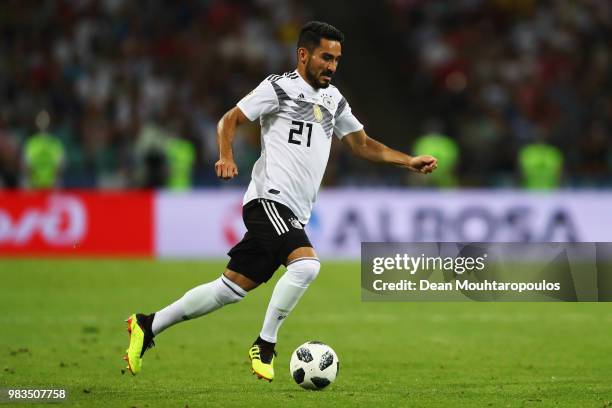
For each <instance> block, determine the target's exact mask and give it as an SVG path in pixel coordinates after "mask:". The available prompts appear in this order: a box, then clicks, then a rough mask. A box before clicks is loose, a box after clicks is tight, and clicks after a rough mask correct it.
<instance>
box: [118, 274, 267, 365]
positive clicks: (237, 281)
mask: <svg viewBox="0 0 612 408" xmlns="http://www.w3.org/2000/svg"><path fill="white" fill-rule="evenodd" d="M258 285H259V284H258V283H256V282H254V281H253V280H251V279H249V278H247V277H246V276H244V275H242V274H240V273H237V272H235V271H232V270H231V269H229V268H227V269H226V270H225V272H224V273H223V274H222V275H221V276H220V277H219V278H217V279H215V280H213V281H211V282H208V283H205V284H203V285H200V286H197V287H195V288H193V289H191V290H189V291H187V293H185V294H184V295H183V296H182V297H181V298H179V299H178V300H176V301H175V302H173V303H171V304H170V305H168V306H166V307H165V308H163V309H161V310H159V311H158V312H156V313H152V314H150V315H145V314H141V313H138V314H133V315H132V316H130V317H129V318H128V319H127V323H128V333H129V335H130V344H129V347H128V349H127V351H126V355H125V357H124V360H126V361H127V363H128V369H129V370H130V372H131V373H132V374H134V375H135V374H136V373H138V372H139V371H140V368H141V365H142V356H143V355H144V353H145V351H147V349H149V348H150V347H152V346H153V345H154V344H155V343H154V342H153V338H154V337H155V336H156V335H158V334H159V333H161V332H162V331H164V330H166V329H167V328H168V327H170V326H172V325H174V324H176V323H179V322H183V321H185V320H190V319H195V318H197V317H200V316H203V315H206V314H208V313H211V312H213V311H215V310H217V309H219V308H221V307H223V306H225V305H228V304H232V303H236V302H239V301H240V300H242V299H243V298H244V297H245V296H246V294H247V292H248V291H250V290H252V289H255V288H256V287H257V286H258Z"/></svg>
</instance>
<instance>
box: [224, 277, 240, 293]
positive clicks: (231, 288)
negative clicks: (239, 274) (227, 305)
mask: <svg viewBox="0 0 612 408" xmlns="http://www.w3.org/2000/svg"><path fill="white" fill-rule="evenodd" d="M221 282H223V284H224V285H225V286H227V287H228V288H229V289H230V290H231V291H232V292H234V293H235V294H236V295H238V296H240V297H241V298H243V297H244V295H243V294H241V293H238V291H237V290H236V289H234V288H233V287H232V286H231V285H230V284H229V283H227V282H226V281H225V279H224V278H223V277H221Z"/></svg>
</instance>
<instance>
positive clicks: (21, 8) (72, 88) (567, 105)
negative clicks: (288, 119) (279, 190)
mask: <svg viewBox="0 0 612 408" xmlns="http://www.w3.org/2000/svg"><path fill="white" fill-rule="evenodd" d="M377 4H378V6H379V7H381V8H382V10H383V12H385V13H387V14H388V16H389V18H388V20H389V25H388V27H374V28H372V29H376V30H388V31H389V32H390V33H392V34H393V37H394V38H397V39H398V45H399V50H396V52H395V53H394V55H395V56H396V58H397V60H392V61H390V64H391V65H393V66H395V67H397V69H398V70H399V72H400V73H401V75H402V81H400V82H401V83H402V84H404V85H403V86H405V89H404V95H406V101H405V102H406V103H407V104H408V105H409V106H408V108H409V109H410V110H411V111H412V112H413V114H414V117H415V118H419V120H420V123H419V127H420V132H421V136H423V137H424V138H425V139H427V140H425V141H424V140H423V137H422V138H420V139H419V140H415V144H414V146H413V147H414V148H415V149H417V148H419V147H422V148H427V149H431V150H432V151H435V152H439V153H437V154H440V155H444V157H448V160H447V162H448V163H450V165H449V166H446V167H447V168H446V169H444V171H443V172H441V175H442V176H441V177H438V178H437V179H434V178H432V179H431V180H430V182H431V183H434V184H436V185H438V186H441V187H456V186H513V185H517V183H518V182H519V180H518V178H517V173H520V172H523V173H524V175H529V174H540V173H542V172H546V171H548V172H549V173H550V174H551V178H550V180H548V181H546V183H548V184H550V186H556V185H569V186H607V185H612V172H611V171H610V169H611V168H612V147H610V145H611V139H612V137H611V134H612V69H611V68H612V61H611V58H612V42H611V41H610V38H612V3H611V2H609V1H607V0H585V1H561V0H559V1H535V0H490V1H484V0H457V1H440V0H427V1H426V0H387V1H386V2H381V3H377ZM311 14H312V11H311V10H309V8H308V6H307V4H306V3H303V2H298V1H285V0H255V1H251V2H246V1H238V0H234V1H232V0H182V1H170V0H146V1H129V0H40V1H35V0H7V1H2V2H0V35H1V36H2V41H1V42H0V188H2V187H4V188H14V187H20V186H27V185H32V183H31V180H29V179H30V178H32V176H31V175H30V173H29V172H28V169H29V168H31V167H32V166H34V165H37V163H43V164H44V163H47V164H48V163H56V166H57V171H58V179H59V183H58V184H59V185H61V186H63V187H67V188H92V187H99V188H138V187H162V186H170V187H176V188H190V187H192V186H196V187H197V186H207V185H218V184H219V181H218V180H216V178H215V177H214V171H213V163H214V162H215V161H216V160H217V158H218V153H217V147H216V140H215V134H216V122H217V121H218V119H219V118H220V117H221V115H222V114H223V113H224V112H225V111H226V110H227V109H228V108H229V107H231V106H232V105H234V104H235V103H236V102H237V101H238V100H239V99H240V98H241V97H242V96H244V95H245V94H246V93H248V92H249V91H250V90H251V89H252V88H253V87H254V86H255V85H256V84H258V83H259V82H260V81H261V80H262V79H263V78H265V76H267V75H268V74H270V73H282V72H284V71H288V70H292V69H293V68H294V66H295V62H294V61H295V42H296V40H297V34H298V32H299V28H300V26H301V25H302V24H303V23H304V22H305V21H308V20H309V19H310V18H311ZM340 28H342V27H340ZM350 69H359V67H355V66H352V67H351V68H350ZM354 93H355V92H354ZM354 103H355V102H353V104H354ZM366 127H367V124H366ZM240 133H241V134H240V135H239V137H236V138H235V150H236V153H235V157H236V159H237V161H238V165H239V168H242V169H243V171H241V172H240V176H239V177H240V179H239V180H238V183H242V184H246V183H247V182H248V180H249V171H246V170H244V168H245V167H246V168H250V166H251V165H252V164H253V163H254V161H255V160H256V159H257V157H258V155H259V133H258V127H257V125H252V126H247V127H245V128H243V129H240ZM40 136H43V137H42V138H40ZM415 136H419V135H415ZM428 136H432V137H433V138H429V139H428ZM36 137H38V139H37V138H36ZM45 137H47V138H53V139H54V140H57V141H59V142H60V143H59V145H58V144H53V146H52V148H50V150H52V151H53V154H52V155H51V156H53V157H49V156H50V154H48V153H47V156H45V157H42V158H40V157H41V154H40V152H42V151H45V148H44V146H45V140H47V139H45ZM415 138H416V137H415ZM30 140H31V141H32V144H36V146H35V147H29V146H28V145H27V144H28V141H30ZM436 143H438V144H436ZM534 145H536V146H537V148H535V149H534V148H532V149H529V148H531V147H533V146H534ZM58 146H59V147H58ZM58 149H59V150H58ZM37 154H38V156H37ZM545 155H546V157H547V158H546V160H540V158H541V157H543V156H545ZM43 156H44V155H43ZM338 163H347V161H346V160H338V161H333V160H332V161H331V162H330V166H331V167H333V166H335V165H336V166H337V165H338ZM348 163H350V162H348ZM43 164H41V166H43ZM349 166H350V164H349ZM529 166H530V167H529ZM523 167H524V168H523ZM527 167H529V168H527ZM349 170H350V169H349ZM332 171H333V169H332ZM356 171H363V169H362V168H358V169H356ZM365 171H367V170H365ZM43 173H44V172H43ZM46 177H47V176H43V177H42V179H46ZM421 180H422V178H421ZM536 181H537V180H536ZM332 182H334V183H340V184H341V183H342V178H334V179H333V181H332ZM404 182H406V181H404ZM407 182H408V183H413V182H414V180H412V179H408V181H407Z"/></svg>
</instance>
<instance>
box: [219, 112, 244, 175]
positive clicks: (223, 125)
mask: <svg viewBox="0 0 612 408" xmlns="http://www.w3.org/2000/svg"><path fill="white" fill-rule="evenodd" d="M248 120H249V119H248V118H247V117H246V116H245V114H244V113H242V111H241V110H240V108H239V107H237V106H234V107H233V108H232V109H230V110H229V111H227V112H226V113H225V115H223V117H222V118H221V120H220V121H219V123H218V124H217V144H218V145H219V160H217V162H216V163H215V172H216V173H217V177H219V178H222V179H223V180H230V179H232V178H234V176H237V175H238V166H236V162H235V161H234V152H233V150H232V141H233V140H234V135H235V134H236V128H237V127H238V126H240V125H242V124H243V123H245V122H247V121H248Z"/></svg>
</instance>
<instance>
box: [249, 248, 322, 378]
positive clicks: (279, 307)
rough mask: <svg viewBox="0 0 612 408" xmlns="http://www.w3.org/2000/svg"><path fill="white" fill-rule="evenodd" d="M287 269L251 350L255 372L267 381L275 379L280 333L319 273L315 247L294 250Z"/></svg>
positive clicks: (277, 286) (290, 255)
mask: <svg viewBox="0 0 612 408" xmlns="http://www.w3.org/2000/svg"><path fill="white" fill-rule="evenodd" d="M286 265H287V271H286V272H285V273H284V274H283V276H281V278H280V279H279V280H278V282H277V283H276V286H275V287H274V291H273V292H272V297H271V298H270V303H269V304H268V309H267V310H266V315H265V318H264V323H263V327H262V329H261V332H260V334H259V336H258V337H257V339H256V340H255V343H253V346H252V347H251V349H250V350H249V356H250V357H251V362H252V369H253V372H254V373H255V374H257V376H258V377H259V378H263V379H266V380H268V381H272V379H273V378H274V355H275V351H274V348H275V346H276V338H277V334H278V329H279V328H280V326H281V324H282V323H283V322H284V321H285V319H286V318H287V316H289V313H291V311H292V310H293V309H294V308H295V306H296V305H297V303H298V301H299V300H300V298H301V297H302V295H304V293H305V292H306V289H308V286H309V285H310V283H311V282H312V281H313V280H314V279H315V278H316V277H317V275H318V274H319V269H320V263H319V259H318V258H317V255H316V253H315V251H314V249H313V248H312V247H299V248H296V249H295V250H293V251H292V252H291V253H290V254H289V256H288V257H287V261H286Z"/></svg>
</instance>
